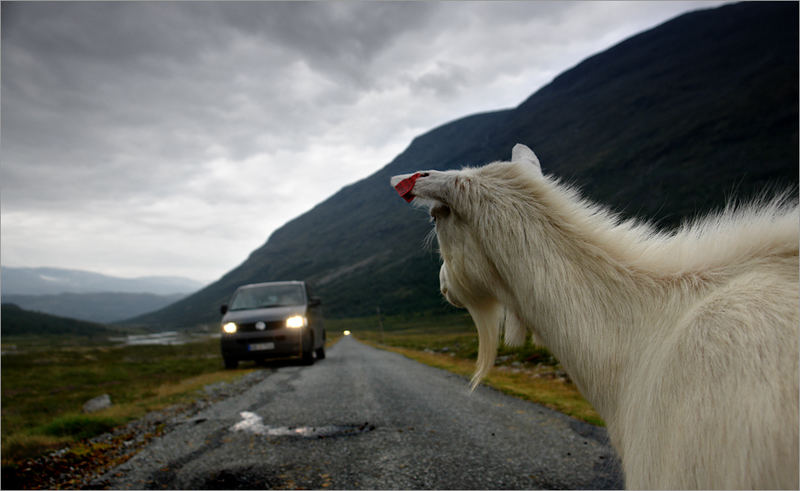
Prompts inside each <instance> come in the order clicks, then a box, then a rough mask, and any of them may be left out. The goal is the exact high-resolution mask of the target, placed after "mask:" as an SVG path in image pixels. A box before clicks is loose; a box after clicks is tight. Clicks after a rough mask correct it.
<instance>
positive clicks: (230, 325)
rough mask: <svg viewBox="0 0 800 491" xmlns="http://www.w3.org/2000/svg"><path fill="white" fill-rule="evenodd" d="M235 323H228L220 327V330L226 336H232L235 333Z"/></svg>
mask: <svg viewBox="0 0 800 491" xmlns="http://www.w3.org/2000/svg"><path fill="white" fill-rule="evenodd" d="M236 329H237V327H236V323H235V322H228V323H227V324H225V325H224V326H222V330H223V331H225V332H227V333H228V334H233V333H235V332H236Z"/></svg>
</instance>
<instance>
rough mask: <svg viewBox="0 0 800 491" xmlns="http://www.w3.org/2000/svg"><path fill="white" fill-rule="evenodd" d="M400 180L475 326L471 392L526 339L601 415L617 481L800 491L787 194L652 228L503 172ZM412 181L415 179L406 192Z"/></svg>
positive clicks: (559, 188)
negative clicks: (620, 472) (618, 471)
mask: <svg viewBox="0 0 800 491" xmlns="http://www.w3.org/2000/svg"><path fill="white" fill-rule="evenodd" d="M418 174H419V175H418V176H416V177H415V178H413V179H411V180H410V181H409V180H408V179H409V178H410V177H412V176H410V175H404V176H396V177H394V178H392V185H393V186H396V185H398V183H400V182H401V181H403V180H404V179H406V184H407V185H408V184H410V185H413V189H411V191H410V192H409V193H408V194H407V195H406V198H407V199H411V197H413V198H414V199H415V203H420V204H424V205H427V206H428V207H429V208H430V213H431V215H432V217H433V219H434V220H435V222H436V235H437V238H438V242H439V248H440V252H441V256H442V259H443V264H442V268H441V271H440V283H441V290H442V294H443V295H444V296H445V298H447V300H448V301H449V302H450V303H452V304H453V305H455V306H458V307H465V308H466V309H467V310H469V312H470V314H471V315H472V318H473V320H474V321H475V325H476V327H477V329H478V335H479V340H480V348H479V355H478V363H477V371H476V374H475V377H474V378H473V384H477V383H478V382H479V381H480V379H481V378H482V377H483V376H484V375H485V374H486V373H487V372H488V370H489V369H490V368H491V366H492V365H493V362H494V358H495V356H496V352H497V345H498V342H499V336H500V333H501V332H503V331H504V334H505V340H506V342H507V343H512V344H519V343H521V342H522V341H524V339H525V336H526V331H528V332H531V333H532V334H533V335H534V336H535V340H536V342H539V343H541V344H544V345H545V346H547V347H548V348H549V349H550V350H551V351H552V352H553V353H554V354H555V355H556V356H557V357H558V359H559V360H560V361H561V363H562V365H563V366H564V368H565V369H566V370H567V372H568V373H569V374H570V376H571V377H572V379H573V380H574V381H575V383H576V385H577V386H578V388H579V389H580V391H581V392H582V393H583V395H584V396H585V397H586V398H587V399H588V400H589V401H590V402H591V403H592V405H593V406H594V407H595V409H596V410H597V411H598V412H599V413H600V415H601V416H602V417H603V419H604V420H605V422H606V425H607V428H608V432H609V435H610V437H611V440H612V443H613V444H614V446H615V447H616V449H617V451H618V453H619V455H620V457H621V458H622V462H623V469H624V472H625V478H626V485H627V486H628V487H629V488H672V489H682V488H750V489H753V488H784V489H798V417H799V416H798V397H799V394H798V385H799V383H798V342H799V341H798V340H799V339H800V337H799V336H798V322H799V321H800V319H798V305H799V304H800V293H798V237H800V214H798V208H797V204H796V203H795V201H796V200H795V199H794V197H793V196H790V195H783V196H782V197H779V198H777V199H774V200H771V201H767V200H762V201H761V202H758V203H755V204H750V205H746V206H734V205H731V206H729V207H728V208H727V209H726V210H724V211H723V212H721V213H719V214H716V215H713V216H710V217H707V218H704V219H699V220H696V221H694V222H693V223H690V224H687V225H685V226H683V227H682V228H680V229H679V230H677V231H675V232H672V233H659V232H657V231H655V230H654V229H653V228H652V227H650V226H648V225H646V224H642V223H638V222H635V221H621V220H620V219H619V218H618V217H616V216H615V215H613V214H612V213H610V212H608V211H607V210H606V209H604V208H601V207H599V206H596V205H593V204H591V203H589V202H587V201H585V200H583V199H581V198H580V197H579V195H578V193H577V192H576V191H575V190H574V189H572V188H570V187H568V186H565V185H563V184H561V183H559V182H558V181H557V180H555V179H553V178H551V177H548V176H544V175H543V174H542V172H541V168H540V166H539V161H538V159H537V158H536V156H535V155H534V153H533V152H532V151H531V150H530V149H529V148H528V147H525V146H524V145H516V146H515V147H514V149H513V151H512V160H511V162H494V163H491V164H488V165H486V166H484V167H480V168H465V169H462V170H460V171H446V172H439V171H425V172H420V173H418ZM414 180H416V182H414Z"/></svg>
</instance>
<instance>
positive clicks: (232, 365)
mask: <svg viewBox="0 0 800 491" xmlns="http://www.w3.org/2000/svg"><path fill="white" fill-rule="evenodd" d="M222 361H223V362H225V368H226V369H228V370H236V368H237V367H238V366H239V360H237V359H236V358H227V357H226V358H223V359H222Z"/></svg>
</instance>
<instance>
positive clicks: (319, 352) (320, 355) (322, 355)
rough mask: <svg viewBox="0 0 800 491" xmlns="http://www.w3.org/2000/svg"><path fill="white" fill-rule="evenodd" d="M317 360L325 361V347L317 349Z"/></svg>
mask: <svg viewBox="0 0 800 491" xmlns="http://www.w3.org/2000/svg"><path fill="white" fill-rule="evenodd" d="M316 353H317V360H324V359H325V346H320V347H319V348H317V351H316Z"/></svg>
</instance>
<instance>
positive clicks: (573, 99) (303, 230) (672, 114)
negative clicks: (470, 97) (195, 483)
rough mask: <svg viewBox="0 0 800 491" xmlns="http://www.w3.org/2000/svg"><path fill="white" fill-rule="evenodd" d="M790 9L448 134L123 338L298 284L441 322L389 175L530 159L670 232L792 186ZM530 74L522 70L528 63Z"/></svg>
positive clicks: (573, 80) (468, 121) (699, 25)
mask: <svg viewBox="0 0 800 491" xmlns="http://www.w3.org/2000/svg"><path fill="white" fill-rule="evenodd" d="M797 18H798V4H797V2H785V3H784V2H778V3H761V2H756V3H741V4H732V5H726V6H723V7H720V8H716V9H709V10H702V11H697V12H692V13H688V14H685V15H682V16H680V17H677V18H675V19H673V20H671V21H669V22H667V23H664V24H662V25H660V26H658V27H655V28H653V29H651V30H648V31H645V32H642V33H640V34H638V35H636V36H633V37H631V38H629V39H627V40H625V41H623V42H621V43H619V44H617V45H616V46H614V47H612V48H610V49H608V50H606V51H603V52H601V53H599V54H597V55H594V56H592V57H590V58H588V59H586V60H584V61H583V62H581V63H580V64H578V65H576V66H575V67H573V68H572V69H570V70H567V71H566V72H564V73H562V74H561V75H559V76H558V77H556V78H555V79H553V81H552V82H551V83H549V84H548V85H546V86H545V87H543V88H541V89H540V90H538V91H537V92H535V93H534V94H533V95H531V96H530V97H529V98H528V99H527V100H525V101H524V102H523V103H522V104H520V105H519V106H518V107H516V108H513V109H506V110H501V111H496V112H491V113H486V114H477V115H472V116H468V117H465V118H463V119H459V120H457V121H453V122H451V123H448V124H445V125H443V126H440V127H438V128H435V129H433V130H431V131H430V132H428V133H426V134H424V135H421V136H419V137H417V138H415V139H414V140H413V141H412V142H411V144H410V145H409V146H408V148H406V150H404V151H403V152H402V153H401V154H400V155H398V156H397V157H396V158H395V159H394V160H393V161H392V162H391V163H389V164H388V165H387V166H385V167H384V168H382V169H381V170H379V171H377V172H376V173H375V174H373V175H371V176H369V177H367V178H366V179H364V180H362V181H359V182H356V183H354V184H352V185H349V186H347V187H345V188H343V189H341V190H340V191H339V192H337V193H336V194H334V195H333V196H331V197H330V198H328V199H327V200H325V201H324V202H322V203H320V204H318V205H317V206H316V207H314V208H313V209H312V210H310V211H309V212H307V213H305V214H303V215H301V216H299V217H297V218H295V219H294V220H291V221H290V222H288V223H287V224H285V225H284V226H283V227H281V228H280V229H278V230H276V231H275V232H274V233H273V234H272V235H271V236H270V237H269V238H268V240H267V242H266V243H265V244H264V245H263V246H261V247H259V248H258V249H256V250H255V251H253V252H252V254H250V256H249V257H248V258H247V259H246V260H245V261H244V262H243V263H242V264H241V265H239V266H238V267H237V268H235V269H233V270H232V271H230V272H229V273H227V274H226V275H224V276H223V277H222V278H220V279H219V280H218V281H216V282H214V283H212V284H211V285H208V286H207V287H205V288H203V289H202V290H200V291H199V292H197V293H195V294H193V295H191V296H189V297H187V298H185V299H183V300H181V301H179V302H176V303H175V304H173V305H170V306H168V307H166V308H164V309H162V310H159V311H157V312H154V313H151V314H147V315H144V316H141V317H138V318H136V319H132V320H131V321H130V322H131V323H139V324H151V325H156V326H158V325H168V326H173V327H178V326H187V327H188V326H193V325H197V324H203V323H214V322H218V321H219V313H218V307H219V305H220V304H222V303H225V302H226V301H227V299H228V297H229V296H230V294H231V293H232V292H233V290H234V289H235V288H236V287H237V286H238V285H240V284H243V283H249V282H256V281H272V280H289V279H305V280H307V281H309V282H310V284H311V285H313V287H314V288H315V294H317V295H319V296H320V297H321V298H322V299H323V303H324V305H325V307H326V312H327V314H328V315H329V316H335V317H348V316H365V315H374V313H375V309H376V307H377V306H380V308H381V310H382V312H384V313H387V314H409V315H413V314H420V315H423V314H431V313H442V312H446V311H447V310H448V309H449V307H446V306H445V305H444V302H443V301H442V300H441V297H440V295H439V292H438V274H437V273H438V267H439V259H438V257H437V253H436V252H435V248H434V247H428V248H425V247H424V246H423V244H424V242H425V237H426V236H427V235H428V233H429V232H430V230H431V225H430V223H429V220H428V217H427V214H426V213H425V212H424V211H422V210H419V209H413V208H412V207H410V206H408V205H407V204H406V203H405V202H404V201H403V200H402V199H400V198H399V197H398V196H397V194H396V193H395V192H394V190H393V189H392V188H391V187H390V185H389V178H390V177H391V176H392V175H395V174H401V173H407V172H412V171H415V170H420V169H451V168H460V167H461V166H463V165H465V164H471V165H479V164H483V163H487V162H490V161H493V160H501V159H502V160H507V159H508V158H509V157H510V152H511V147H512V146H513V145H514V144H515V143H517V142H521V143H525V144H527V145H529V146H530V147H531V148H533V149H534V151H535V152H536V154H537V155H538V156H539V159H540V160H541V162H542V166H543V170H544V172H545V173H548V174H553V175H556V176H559V177H561V178H563V180H566V181H568V182H572V183H574V184H576V185H578V186H579V187H580V188H581V189H582V190H583V191H584V192H585V194H586V195H587V197H589V198H591V199H593V200H595V201H598V202H600V203H603V204H605V205H608V206H610V207H612V208H613V209H615V210H617V211H620V212H622V214H623V215H626V216H639V217H643V218H647V219H649V220H654V221H656V222H657V223H658V224H659V225H660V226H662V227H673V226H675V225H676V224H677V223H678V222H679V221H680V220H681V219H684V218H687V217H691V216H694V215H696V214H698V213H701V212H705V211H708V210H711V209H718V208H721V207H722V206H724V204H725V203H726V202H727V201H728V200H729V199H730V198H732V197H735V198H737V199H747V198H748V197H752V196H754V195H756V194H758V193H760V192H763V191H764V190H765V189H769V188H770V187H772V188H775V187H777V188H785V187H795V186H796V185H797V182H798V25H797ZM531 63H535V61H533V60H532V61H531Z"/></svg>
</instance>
